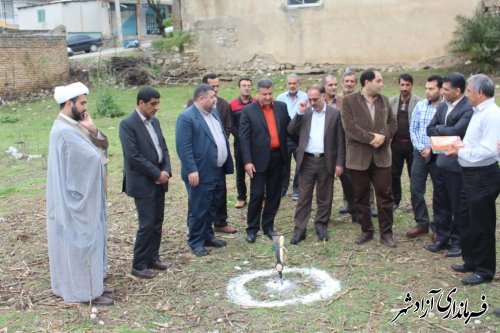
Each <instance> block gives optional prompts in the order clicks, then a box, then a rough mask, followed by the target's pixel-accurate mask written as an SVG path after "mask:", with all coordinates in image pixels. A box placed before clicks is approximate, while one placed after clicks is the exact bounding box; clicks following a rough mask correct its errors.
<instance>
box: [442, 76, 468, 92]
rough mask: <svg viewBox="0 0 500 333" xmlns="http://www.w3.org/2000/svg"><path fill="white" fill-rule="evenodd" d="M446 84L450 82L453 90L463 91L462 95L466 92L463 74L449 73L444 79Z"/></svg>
mask: <svg viewBox="0 0 500 333" xmlns="http://www.w3.org/2000/svg"><path fill="white" fill-rule="evenodd" d="M444 82H449V83H450V85H451V86H452V87H453V88H458V89H460V90H461V91H462V94H463V93H464V92H465V77H464V75H463V74H462V73H459V72H451V73H448V74H446V76H445V77H443V83H444Z"/></svg>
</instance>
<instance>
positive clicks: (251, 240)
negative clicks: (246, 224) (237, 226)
mask: <svg viewBox="0 0 500 333" xmlns="http://www.w3.org/2000/svg"><path fill="white" fill-rule="evenodd" d="M256 238H257V235H256V234H247V237H246V240H247V242H249V243H255V239H256Z"/></svg>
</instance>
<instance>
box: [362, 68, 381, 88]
mask: <svg viewBox="0 0 500 333" xmlns="http://www.w3.org/2000/svg"><path fill="white" fill-rule="evenodd" d="M376 71H377V70H376V69H374V68H368V69H367V70H365V71H364V72H363V73H361V76H360V77H359V82H360V83H361V87H364V86H365V81H373V79H374V78H375V72H376Z"/></svg>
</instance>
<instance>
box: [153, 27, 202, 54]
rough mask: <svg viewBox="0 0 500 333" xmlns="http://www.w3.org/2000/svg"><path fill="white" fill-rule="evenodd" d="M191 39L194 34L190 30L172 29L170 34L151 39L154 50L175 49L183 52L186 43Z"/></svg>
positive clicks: (168, 51) (170, 50)
mask: <svg viewBox="0 0 500 333" xmlns="http://www.w3.org/2000/svg"><path fill="white" fill-rule="evenodd" d="M193 40H194V34H193V33H192V32H190V31H174V33H173V34H172V35H171V36H167V37H166V38H162V39H158V40H155V41H153V42H152V46H153V48H154V49H155V50H158V51H165V52H167V53H170V52H172V51H177V50H178V51H179V52H184V49H185V47H186V45H189V44H190V43H191V42H193Z"/></svg>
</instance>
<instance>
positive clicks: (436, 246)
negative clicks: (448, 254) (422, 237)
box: [425, 240, 448, 252]
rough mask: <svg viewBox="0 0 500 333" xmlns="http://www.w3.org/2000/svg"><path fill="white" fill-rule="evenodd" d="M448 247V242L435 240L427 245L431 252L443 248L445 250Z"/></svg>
mask: <svg viewBox="0 0 500 333" xmlns="http://www.w3.org/2000/svg"><path fill="white" fill-rule="evenodd" d="M447 247H448V243H447V242H446V243H445V242H442V241H438V240H437V241H435V242H434V243H433V244H431V245H427V246H426V247H425V248H426V249H427V250H429V251H431V252H439V251H441V250H444V249H446V248H447Z"/></svg>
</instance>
